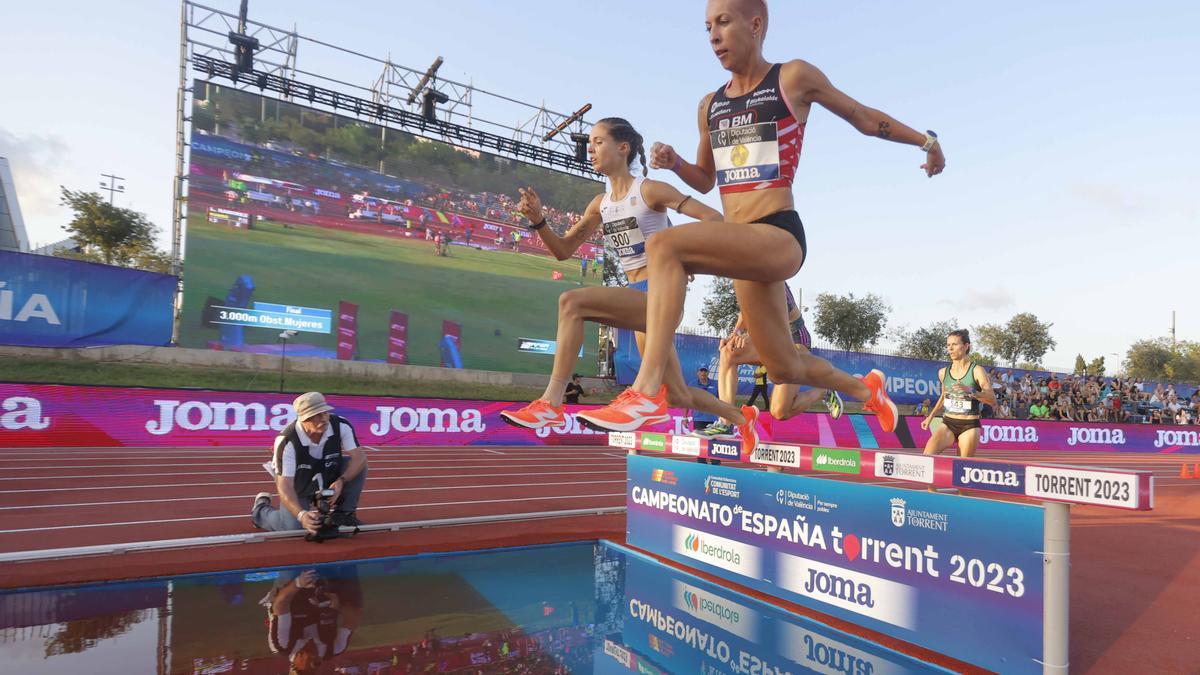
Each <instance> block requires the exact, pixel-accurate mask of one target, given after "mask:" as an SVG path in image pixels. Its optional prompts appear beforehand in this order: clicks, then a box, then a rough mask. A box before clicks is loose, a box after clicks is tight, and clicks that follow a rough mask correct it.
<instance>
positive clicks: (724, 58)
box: [579, 0, 946, 432]
mask: <svg viewBox="0 0 1200 675" xmlns="http://www.w3.org/2000/svg"><path fill="white" fill-rule="evenodd" d="M706 12H707V15H706V18H705V28H706V29H707V31H708V35H709V43H710V45H711V47H712V50H713V53H714V54H715V56H716V57H717V60H718V61H720V63H721V65H722V66H723V67H724V68H725V69H726V70H728V71H730V73H731V75H732V76H731V78H730V80H729V82H728V83H727V84H725V85H722V86H721V87H720V88H719V89H717V90H716V91H715V92H713V93H710V94H707V95H705V96H704V98H703V99H701V101H700V108H699V111H698V122H699V127H700V146H699V148H698V150H697V153H696V162H695V163H694V164H693V163H689V162H687V161H684V160H683V159H682V158H681V157H679V155H678V154H677V153H676V152H675V150H674V149H673V148H672V147H671V146H669V145H662V144H655V146H654V148H653V151H652V153H651V154H652V157H651V164H652V166H654V167H655V168H664V169H669V170H672V171H674V172H675V173H676V175H678V176H679V177H680V178H681V179H682V180H683V181H684V182H685V183H687V184H688V185H689V186H691V187H692V188H693V189H695V190H698V191H700V192H708V191H709V190H711V189H712V188H713V186H714V185H717V186H719V188H720V191H721V204H722V208H723V210H724V212H725V216H726V219H727V221H728V222H700V223H690V224H687V225H682V226H680V227H675V228H671V229H670V230H668V231H666V232H663V233H662V234H660V235H659V236H658V237H656V238H655V239H654V240H653V241H651V242H650V243H649V245H648V247H647V256H648V261H649V268H650V270H649V271H650V275H651V276H652V277H653V278H654V286H653V287H652V288H651V289H650V291H649V298H648V303H647V313H646V348H645V352H644V356H643V359H642V367H641V370H640V371H639V372H638V377H637V379H636V380H635V381H634V384H633V386H632V387H630V389H629V391H628V392H626V394H625V395H623V396H621V397H620V398H618V399H617V400H615V401H613V403H612V404H610V405H608V406H606V407H604V408H600V409H597V410H589V411H585V412H582V413H580V415H579V416H580V418H581V419H584V420H586V421H588V422H589V423H591V424H592V425H594V426H597V427H600V428H605V429H613V430H629V429H636V428H638V427H640V426H641V424H643V423H644V420H647V419H654V418H656V417H658V416H660V415H662V414H663V413H662V411H663V410H665V408H666V400H665V399H664V398H663V397H662V396H661V395H659V393H658V392H659V388H660V383H661V382H662V379H663V377H664V374H665V373H666V370H667V368H668V367H669V366H670V363H671V361H670V352H671V348H672V340H673V336H674V333H675V329H676V327H677V326H678V325H679V321H680V319H681V318H682V313H683V300H684V295H685V293H686V292H687V283H686V280H687V275H688V274H713V275H718V276H724V277H729V278H731V279H734V280H735V281H734V290H735V292H736V293H737V298H738V304H739V306H740V307H741V308H742V311H743V312H744V313H745V318H746V325H747V327H748V328H749V329H750V337H751V340H752V341H753V343H754V346H755V348H756V349H757V350H758V352H759V354H760V355H761V356H762V360H763V363H764V365H766V367H767V371H768V372H769V373H770V377H771V379H772V381H774V382H777V383H794V384H808V385H811V386H814V387H822V388H825V389H834V390H836V391H840V392H842V393H845V394H848V395H850V396H853V397H854V398H857V399H860V400H862V401H863V408H864V409H865V410H868V411H870V412H874V413H875V414H876V415H878V417H879V422H880V425H881V426H882V427H883V430H884V431H887V432H890V431H892V430H893V429H895V426H896V420H897V416H898V415H897V411H896V406H895V404H893V403H892V401H891V399H890V398H889V397H888V395H887V392H886V390H885V383H886V380H885V378H884V375H883V373H882V372H880V371H878V370H873V371H871V372H870V373H868V374H867V375H866V376H865V377H863V378H861V379H858V378H855V377H852V376H851V375H849V374H847V373H844V372H842V371H840V370H837V369H836V368H834V367H833V366H832V365H830V363H829V362H828V361H826V360H824V359H821V358H818V357H816V356H813V355H812V354H808V353H804V352H801V351H799V350H797V349H796V348H795V347H794V346H793V343H792V339H791V336H790V334H789V331H788V325H787V317H786V316H784V313H783V312H782V311H781V310H780V308H781V307H782V306H783V304H784V291H783V282H784V281H786V280H788V279H790V278H791V277H792V276H793V275H795V274H796V273H797V272H798V271H799V270H800V266H801V265H802V264H803V263H804V259H805V256H806V255H807V253H808V250H807V249H808V247H807V243H806V240H805V234H804V225H803V224H802V223H801V222H800V217H799V215H797V214H796V211H795V210H794V206H795V202H794V200H793V197H792V190H791V188H792V182H793V180H794V178H795V175H796V166H797V163H798V161H799V158H800V146H801V142H802V140H803V137H804V125H805V122H806V121H807V120H808V114H809V111H810V109H811V108H812V106H813V104H814V103H815V104H818V105H821V106H823V107H825V108H826V109H828V110H830V111H831V112H833V113H834V114H836V115H837V116H839V117H841V118H842V119H844V120H846V121H847V122H849V123H850V124H851V125H853V126H854V127H855V128H856V129H858V130H859V131H860V132H862V133H864V134H869V135H874V136H877V137H879V138H882V139H885V140H891V141H895V142H899V143H907V144H909V145H915V146H918V147H920V148H921V149H922V151H923V152H924V153H925V164H924V165H922V168H923V169H924V170H925V172H926V174H927V175H929V176H933V175H935V174H938V173H940V172H941V171H942V169H943V168H944V167H945V164H946V161H945V157H944V156H943V155H942V150H941V147H940V145H939V144H938V142H937V136H936V134H934V133H933V132H927V133H924V134H922V133H920V132H918V131H914V130H913V129H911V128H909V127H907V126H905V125H903V124H901V123H900V122H898V121H896V120H895V119H893V118H892V117H890V116H888V115H887V114H885V113H883V112H880V111H878V110H875V109H873V108H869V107H867V106H865V105H862V104H860V103H859V102H857V101H855V100H854V99H852V98H850V97H849V96H847V95H846V94H844V93H842V92H841V91H839V90H838V89H837V88H835V87H834V86H833V85H832V84H831V83H830V82H829V79H828V78H826V77H825V74H824V73H822V72H821V71H820V70H818V69H817V68H816V67H815V66H813V65H812V64H809V63H806V62H804V61H800V60H794V61H788V62H786V63H774V64H773V63H769V62H767V61H766V59H764V58H763V39H764V38H765V37H766V32H767V7H766V3H765V2H763V0H710V2H709V3H708V8H707V10H706Z"/></svg>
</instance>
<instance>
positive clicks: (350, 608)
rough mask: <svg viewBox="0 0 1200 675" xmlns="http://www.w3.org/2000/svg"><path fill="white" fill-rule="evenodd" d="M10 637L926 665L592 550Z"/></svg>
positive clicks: (31, 643)
mask: <svg viewBox="0 0 1200 675" xmlns="http://www.w3.org/2000/svg"><path fill="white" fill-rule="evenodd" d="M0 628H3V633H2V638H0V663H4V664H5V668H4V670H5V672H20V673H59V672H67V671H79V672H91V673H100V672H114V673H115V672H123V673H131V672H148V673H192V674H197V675H199V674H205V675H207V674H214V675H215V674H217V673H252V674H257V673H287V672H291V673H343V674H347V675H349V674H360V675H376V674H379V675H384V674H392V673H396V674H401V673H405V674H406V673H463V674H467V673H470V674H472V675H474V674H476V673H488V674H491V673H498V674H499V673H504V674H508V673H514V674H515V673H531V674H532V673H537V674H554V673H593V672H595V673H629V672H640V673H660V672H661V673H668V672H670V673H688V674H691V673H714V674H716V673H729V674H734V673H738V674H741V673H745V674H749V673H764V674H765V673H802V672H821V673H846V674H847V675H852V674H858V673H870V674H872V675H876V674H879V673H905V672H918V671H920V670H921V669H922V668H923V667H924V666H923V664H920V663H918V662H916V661H914V660H912V659H909V658H907V657H903V656H900V655H897V654H895V653H893V652H890V651H887V650H884V649H881V648H880V647H878V646H875V645H872V644H870V643H867V642H865V641H862V640H859V639H857V638H852V637H849V636H846V635H844V634H841V633H838V632H836V631H830V630H829V629H828V628H826V627H824V626H821V625H819V624H815V623H812V622H809V621H806V620H804V619H802V618H800V617H796V616H793V615H790V614H787V613H785V612H782V611H780V610H778V609H776V608H773V607H770V606H768V605H765V604H763V603H760V602H758V601H756V600H754V599H752V598H748V597H745V596H741V595H739V594H736V593H733V592H731V591H728V590H725V589H722V588H720V587H718V586H714V585H712V584H709V583H708V582H705V581H702V580H700V579H698V578H696V577H692V576H691V575H688V574H685V573H683V572H680V571H678V570H675V569H673V568H669V567H666V566H663V565H660V564H658V563H656V562H652V561H650V560H649V559H647V558H645V557H643V556H640V555H637V554H628V555H627V554H626V553H625V552H624V549H621V548H619V547H614V546H610V545H606V544H590V543H585V544H566V545H557V546H544V547H534V548H524V549H512V550H502V551H495V552H480V553H470V554H458V555H436V556H432V555H431V556H423V557H416V558H395V559H389V560H384V561H378V562H367V563H360V564H334V565H319V566H315V567H310V568H293V569H288V570H282V571H261V572H252V573H236V574H235V573H228V574H218V575H207V576H189V577H181V578H178V579H170V580H159V581H152V582H140V583H134V584H108V585H104V586H91V587H82V588H79V587H77V588H68V589H57V590H44V591H30V592H18V593H7V594H2V595H0ZM80 658H86V664H87V665H86V666H82V665H81V664H83V663H85V662H83V661H78V660H77V659H80ZM81 668H82V669H81Z"/></svg>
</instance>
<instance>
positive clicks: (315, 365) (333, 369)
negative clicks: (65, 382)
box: [0, 345, 605, 388]
mask: <svg viewBox="0 0 1200 675" xmlns="http://www.w3.org/2000/svg"><path fill="white" fill-rule="evenodd" d="M22 357H30V358H39V359H56V360H62V361H121V362H125V363H148V364H158V365H164V366H174V367H179V368H237V369H244V370H261V371H269V372H275V373H277V372H279V361H280V358H281V357H279V356H273V355H268V354H249V353H245V352H223V351H214V350H209V349H183V348H180V347H142V346H135V345H122V346H118V347H92V348H90V349H48V348H40V347H13V346H4V345H0V361H3V360H6V359H19V358H22ZM550 366H551V362H550V359H546V370H547V374H545V375H535V374H532V373H503V372H497V371H492V370H457V369H454V368H436V367H434V366H397V365H392V364H390V363H370V362H365V361H339V360H337V359H312V358H293V357H290V356H289V357H288V358H287V366H286V368H287V372H290V373H317V374H324V375H343V376H350V377H364V378H371V379H391V380H426V381H430V382H464V383H469V384H490V385H496V386H518V387H539V388H540V387H545V386H546V383H547V382H548V381H549V379H550V377H549V370H550ZM2 371H3V368H0V372H2ZM584 384H585V386H587V387H588V388H593V387H603V386H605V383H604V381H602V380H599V379H595V378H585V381H584Z"/></svg>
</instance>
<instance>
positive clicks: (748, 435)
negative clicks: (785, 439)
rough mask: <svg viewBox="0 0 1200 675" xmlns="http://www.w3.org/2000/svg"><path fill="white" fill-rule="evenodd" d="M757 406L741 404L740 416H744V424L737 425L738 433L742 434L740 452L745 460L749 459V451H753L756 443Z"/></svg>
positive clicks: (757, 430) (757, 434) (758, 424)
mask: <svg viewBox="0 0 1200 675" xmlns="http://www.w3.org/2000/svg"><path fill="white" fill-rule="evenodd" d="M761 414H762V413H760V412H759V410H758V406H753V405H744V406H742V416H743V417H745V418H746V423H745V424H739V425H738V433H740V434H741V435H742V454H743V456H744V458H745V461H750V453H752V452H754V447H755V446H757V445H758V436H759V426H760V424H761V422H760V421H759V415H761Z"/></svg>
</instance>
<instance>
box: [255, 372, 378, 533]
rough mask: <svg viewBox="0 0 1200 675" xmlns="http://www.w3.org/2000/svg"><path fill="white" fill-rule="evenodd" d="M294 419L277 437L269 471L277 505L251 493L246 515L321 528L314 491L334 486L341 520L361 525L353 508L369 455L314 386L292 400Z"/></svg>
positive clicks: (288, 526)
mask: <svg viewBox="0 0 1200 675" xmlns="http://www.w3.org/2000/svg"><path fill="white" fill-rule="evenodd" d="M293 405H294V407H295V409H296V421H295V422H292V423H291V424H289V425H288V426H287V427H286V428H284V430H283V431H281V432H279V436H278V437H276V439H275V452H274V455H273V457H272V460H271V464H270V467H271V470H272V473H274V474H275V488H276V490H278V492H279V508H276V507H274V506H272V505H271V493H269V492H260V493H258V495H257V496H256V497H255V498H254V506H253V508H252V509H251V511H250V520H251V522H253V523H254V526H255V527H258V528H260V529H263V530H270V531H272V532H278V531H281V530H299V529H304V530H308V531H309V532H311V533H314V534H315V533H316V532H317V531H318V530H319V529H320V525H321V514H320V512H319V511H318V510H317V508H316V499H315V498H316V496H317V493H318V492H320V491H321V490H332V491H333V496H332V497H331V498H330V503H331V504H333V506H334V511H333V515H334V518H335V522H337V523H338V524H339V525H350V526H354V527H357V526H359V525H360V522H359V520H358V517H357V516H356V515H355V511H356V510H357V509H358V499H359V497H360V496H361V495H362V491H363V485H364V484H365V483H366V478H367V456H366V453H365V452H363V448H362V447H361V446H359V444H358V439H357V437H355V435H354V428H353V427H351V426H350V422H348V421H347V420H346V418H344V417H341V416H339V415H334V414H333V406H331V405H329V404H328V403H326V402H325V397H324V396H322V395H321V394H320V393H318V392H315V391H310V392H308V393H307V394H301V395H300V396H298V397H297V398H296V401H295V403H294V404H293Z"/></svg>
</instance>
